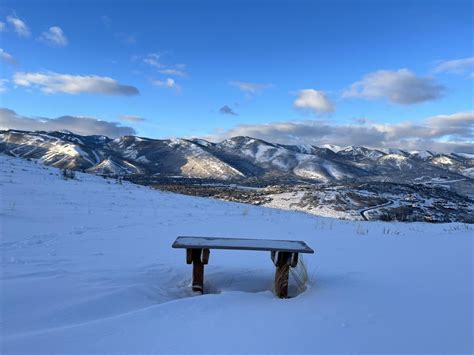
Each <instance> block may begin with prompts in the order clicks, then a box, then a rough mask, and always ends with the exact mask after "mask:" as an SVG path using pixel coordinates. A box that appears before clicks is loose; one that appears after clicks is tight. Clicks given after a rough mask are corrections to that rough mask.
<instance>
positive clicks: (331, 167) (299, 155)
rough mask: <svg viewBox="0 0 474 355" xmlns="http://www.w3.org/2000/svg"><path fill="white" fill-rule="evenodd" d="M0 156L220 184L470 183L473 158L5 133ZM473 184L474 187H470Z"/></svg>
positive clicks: (238, 140) (242, 141)
mask: <svg viewBox="0 0 474 355" xmlns="http://www.w3.org/2000/svg"><path fill="white" fill-rule="evenodd" d="M0 152H2V153H4V154H7V155H12V156H17V157H23V158H30V159H38V160H40V161H41V162H43V163H44V164H46V165H51V166H54V167H58V168H67V169H72V170H80V171H85V172H91V173H97V174H106V175H130V174H133V175H146V176H159V177H163V178H166V177H168V178H194V179H206V180H217V181H245V180H252V179H253V180H259V181H276V180H281V181H307V182H324V183H326V182H334V181H347V180H350V181H354V180H373V181H390V182H397V183H400V182H403V183H406V182H412V181H419V180H423V179H425V180H426V179H448V180H469V181H470V180H471V179H473V178H474V155H473V154H462V153H450V154H445V153H435V152H431V151H417V152H408V151H405V150H402V149H389V150H378V149H370V148H366V147H357V146H348V147H338V146H334V145H325V146H319V147H318V146H313V145H284V144H277V143H270V142H266V141H263V140H260V139H256V138H251V137H233V138H230V139H227V140H224V141H222V142H219V143H211V142H209V141H206V140H203V139H150V138H142V137H136V136H123V137H119V138H116V139H111V138H108V137H105V136H81V135H78V134H74V133H71V132H69V131H55V132H42V131H36V132H28V131H19V130H3V131H0ZM471 182H472V181H471Z"/></svg>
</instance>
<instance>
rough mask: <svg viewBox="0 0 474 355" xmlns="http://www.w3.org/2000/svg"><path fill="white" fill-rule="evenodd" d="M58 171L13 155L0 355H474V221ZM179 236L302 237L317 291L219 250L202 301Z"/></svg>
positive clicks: (4, 175)
mask: <svg viewBox="0 0 474 355" xmlns="http://www.w3.org/2000/svg"><path fill="white" fill-rule="evenodd" d="M59 173H60V172H59V171H58V170H57V169H54V168H48V167H44V166H42V165H41V164H39V163H38V164H36V163H35V162H29V161H26V160H21V159H19V158H11V157H6V156H0V193H1V194H0V196H1V201H0V207H1V211H0V218H1V220H0V221H1V240H0V256H1V274H0V286H1V287H0V292H1V293H0V311H1V314H0V315H1V317H0V322H1V323H0V337H1V338H0V353H1V354H99V353H100V354H118V353H120V354H157V353H270V354H277V353H416V354H420V353H429V354H437V353H440V354H441V353H444V354H453V353H464V354H467V353H472V351H473V328H472V320H473V301H472V300H473V265H472V258H473V234H474V233H473V227H472V226H469V225H463V224H439V225H434V224H423V223H413V224H402V223H382V222H355V221H341V220H336V219H330V218H323V217H317V216H312V215H308V214H304V213H300V212H291V211H282V210H278V209H271V208H265V207H256V206H248V205H243V204H237V203H229V202H222V201H217V200H211V199H204V198H195V197H190V196H182V195H176V194H172V193H165V192H159V191H155V190H152V189H149V188H146V187H142V186H137V185H132V184H129V183H125V182H124V183H123V184H119V183H117V182H116V181H115V180H111V179H103V178H101V177H97V176H94V175H89V174H80V173H77V174H76V179H75V180H64V179H62V178H61V177H60V174H59ZM178 235H202V236H227V237H243V238H245V237H246V238H268V239H290V240H292V239H295V240H304V241H306V242H307V244H308V245H309V246H311V247H312V248H313V249H315V251H316V253H315V254H313V255H305V256H304V258H305V263H306V265H307V269H308V271H309V275H310V280H309V283H308V285H307V288H306V290H305V291H304V292H302V293H300V294H297V292H296V288H295V287H294V285H292V287H291V288H290V294H292V295H293V296H294V297H292V298H290V299H286V300H280V299H278V298H276V297H275V296H274V295H273V293H272V292H271V288H272V283H273V276H274V275H273V272H274V267H273V264H272V262H271V260H270V255H269V253H264V252H258V251H256V252H251V251H248V252H247V251H245V252H243V251H230V250H222V251H212V252H211V255H210V260H209V265H207V266H206V272H205V287H206V288H207V291H208V294H206V295H203V296H200V295H195V294H193V293H192V292H191V290H190V287H189V286H190V281H191V266H190V265H187V264H186V262H185V255H184V252H183V251H182V250H176V249H172V248H171V244H172V242H173V241H174V239H175V238H176V237H177V236H178ZM290 278H291V276H290ZM291 281H292V280H290V282H291Z"/></svg>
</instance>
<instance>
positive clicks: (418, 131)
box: [206, 112, 474, 153]
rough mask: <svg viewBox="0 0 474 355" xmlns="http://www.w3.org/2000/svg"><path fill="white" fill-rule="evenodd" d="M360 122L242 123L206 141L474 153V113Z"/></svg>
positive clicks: (217, 133) (218, 132)
mask: <svg viewBox="0 0 474 355" xmlns="http://www.w3.org/2000/svg"><path fill="white" fill-rule="evenodd" d="M359 122H360V123H359V124H356V123H354V124H341V125H334V124H330V123H327V122H325V121H302V122H274V123H269V124H242V125H239V126H236V127H234V128H232V129H229V130H220V131H217V132H216V133H215V134H213V135H211V136H209V137H206V138H207V139H210V140H212V141H221V140H223V139H226V138H230V137H234V136H250V137H255V138H260V139H264V140H267V141H270V142H276V143H283V144H313V145H323V144H337V145H341V146H347V145H358V146H365V147H371V148H379V149H380V148H402V149H406V150H424V149H428V150H434V151H440V152H464V153H474V112H459V113H455V114H452V115H439V116H434V117H429V118H427V119H425V120H424V121H423V122H422V123H419V124H417V123H412V122H402V123H395V124H379V123H375V122H372V121H368V120H363V121H359Z"/></svg>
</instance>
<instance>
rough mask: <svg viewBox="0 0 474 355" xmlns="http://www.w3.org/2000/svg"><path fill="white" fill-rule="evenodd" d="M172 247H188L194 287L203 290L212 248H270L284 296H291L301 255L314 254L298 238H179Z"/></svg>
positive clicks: (277, 290)
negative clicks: (290, 286)
mask: <svg viewBox="0 0 474 355" xmlns="http://www.w3.org/2000/svg"><path fill="white" fill-rule="evenodd" d="M172 247H173V248H182V249H186V262H187V263H188V264H193V284H192V289H193V291H198V292H201V293H203V292H204V265H207V263H208V262H209V253H210V250H211V249H232V250H259V251H269V252H270V253H271V254H270V255H271V259H272V261H273V263H274V264H275V266H276V271H275V293H276V295H277V296H278V297H280V298H286V297H287V296H288V275H289V271H290V267H296V266H297V265H298V254H299V253H309V254H313V253H314V250H313V249H311V248H310V247H309V246H308V245H306V243H305V242H303V241H295V240H269V239H242V238H212V237H178V238H177V239H176V240H175V241H174V243H173V245H172Z"/></svg>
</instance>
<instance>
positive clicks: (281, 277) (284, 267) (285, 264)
mask: <svg viewBox="0 0 474 355" xmlns="http://www.w3.org/2000/svg"><path fill="white" fill-rule="evenodd" d="M290 259H291V254H290V253H285V252H283V253H281V252H280V253H278V254H277V263H276V265H277V267H276V271H275V294H276V295H277V296H278V297H280V298H287V297H288V277H289V274H290Z"/></svg>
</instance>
